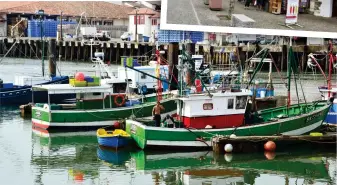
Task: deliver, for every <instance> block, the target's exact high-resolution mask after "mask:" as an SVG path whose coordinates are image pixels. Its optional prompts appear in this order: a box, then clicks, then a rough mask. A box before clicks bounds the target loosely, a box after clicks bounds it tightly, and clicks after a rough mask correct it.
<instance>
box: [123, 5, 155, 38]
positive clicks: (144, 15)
mask: <svg viewBox="0 0 337 185" xmlns="http://www.w3.org/2000/svg"><path fill="white" fill-rule="evenodd" d="M136 11H137V16H136ZM136 17H137V18H136ZM136 23H137V33H138V34H142V35H143V36H146V37H150V38H151V39H153V37H154V36H155V35H156V34H157V32H158V28H159V24H160V13H159V12H156V11H154V10H152V9H150V8H139V9H137V10H134V11H132V12H131V13H129V28H128V31H129V32H130V33H131V34H132V38H135V36H136V35H135V34H136Z"/></svg>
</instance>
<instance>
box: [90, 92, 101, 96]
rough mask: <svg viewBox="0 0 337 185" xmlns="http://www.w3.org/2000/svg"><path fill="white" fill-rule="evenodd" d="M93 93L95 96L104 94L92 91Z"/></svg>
mask: <svg viewBox="0 0 337 185" xmlns="http://www.w3.org/2000/svg"><path fill="white" fill-rule="evenodd" d="M92 95H94V96H98V95H102V93H99V92H95V93H92Z"/></svg>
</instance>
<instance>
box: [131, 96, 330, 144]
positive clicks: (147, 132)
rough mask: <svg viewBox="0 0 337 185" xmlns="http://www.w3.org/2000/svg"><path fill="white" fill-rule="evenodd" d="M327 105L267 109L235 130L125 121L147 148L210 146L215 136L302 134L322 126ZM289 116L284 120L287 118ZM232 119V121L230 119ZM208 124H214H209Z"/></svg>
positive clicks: (136, 138) (138, 120)
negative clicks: (306, 111) (159, 125)
mask: <svg viewBox="0 0 337 185" xmlns="http://www.w3.org/2000/svg"><path fill="white" fill-rule="evenodd" d="M308 106H311V110H310V112H308V113H305V114H300V113H301V111H302V110H303V108H305V107H308ZM329 107H330V106H329V105H328V104H327V103H326V102H321V103H311V104H301V105H300V106H298V105H293V106H291V107H290V108H289V109H288V108H287V107H278V108H273V109H266V110H262V111H259V112H258V115H255V116H254V117H255V118H259V119H256V120H252V122H250V123H249V122H246V123H245V124H243V125H241V126H238V127H233V128H219V129H217V128H215V129H206V128H205V129H193V128H188V127H184V128H178V127H179V126H181V127H183V126H184V125H182V124H183V123H182V122H178V121H177V122H176V123H175V124H176V128H165V127H154V126H152V125H153V121H147V122H146V121H144V120H140V119H136V120H126V131H127V132H128V133H129V134H131V136H132V137H133V139H134V140H135V141H136V143H137V144H138V146H139V147H140V148H142V149H145V148H147V147H150V146H174V147H179V146H182V147H202V148H204V147H211V146H212V143H211V138H212V137H213V136H216V135H231V134H235V135H237V136H252V135H258V136H269V135H276V134H283V135H302V134H305V133H308V132H310V131H312V130H314V129H316V128H317V127H319V126H320V125H321V124H322V122H323V120H324V119H325V116H326V114H327V112H328V110H329ZM287 112H289V113H288V115H289V117H286V118H281V117H282V116H284V115H287ZM228 119H229V118H228ZM207 125H212V122H208V123H207Z"/></svg>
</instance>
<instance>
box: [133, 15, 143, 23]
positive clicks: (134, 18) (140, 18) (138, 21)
mask: <svg viewBox="0 0 337 185" xmlns="http://www.w3.org/2000/svg"><path fill="white" fill-rule="evenodd" d="M136 17H137V19H138V20H137V19H136ZM136 21H137V24H145V16H144V15H137V16H136V15H135V16H134V17H133V23H134V24H135V25H136Z"/></svg>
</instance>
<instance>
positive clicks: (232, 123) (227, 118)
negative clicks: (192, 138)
mask: <svg viewBox="0 0 337 185" xmlns="http://www.w3.org/2000/svg"><path fill="white" fill-rule="evenodd" d="M182 119H183V123H184V125H185V126H186V127H190V128H196V129H203V128H205V127H206V126H207V125H210V126H212V127H215V128H230V127H238V126H241V125H242V124H243V120H244V114H232V115H221V116H207V117H191V118H189V117H182Z"/></svg>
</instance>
